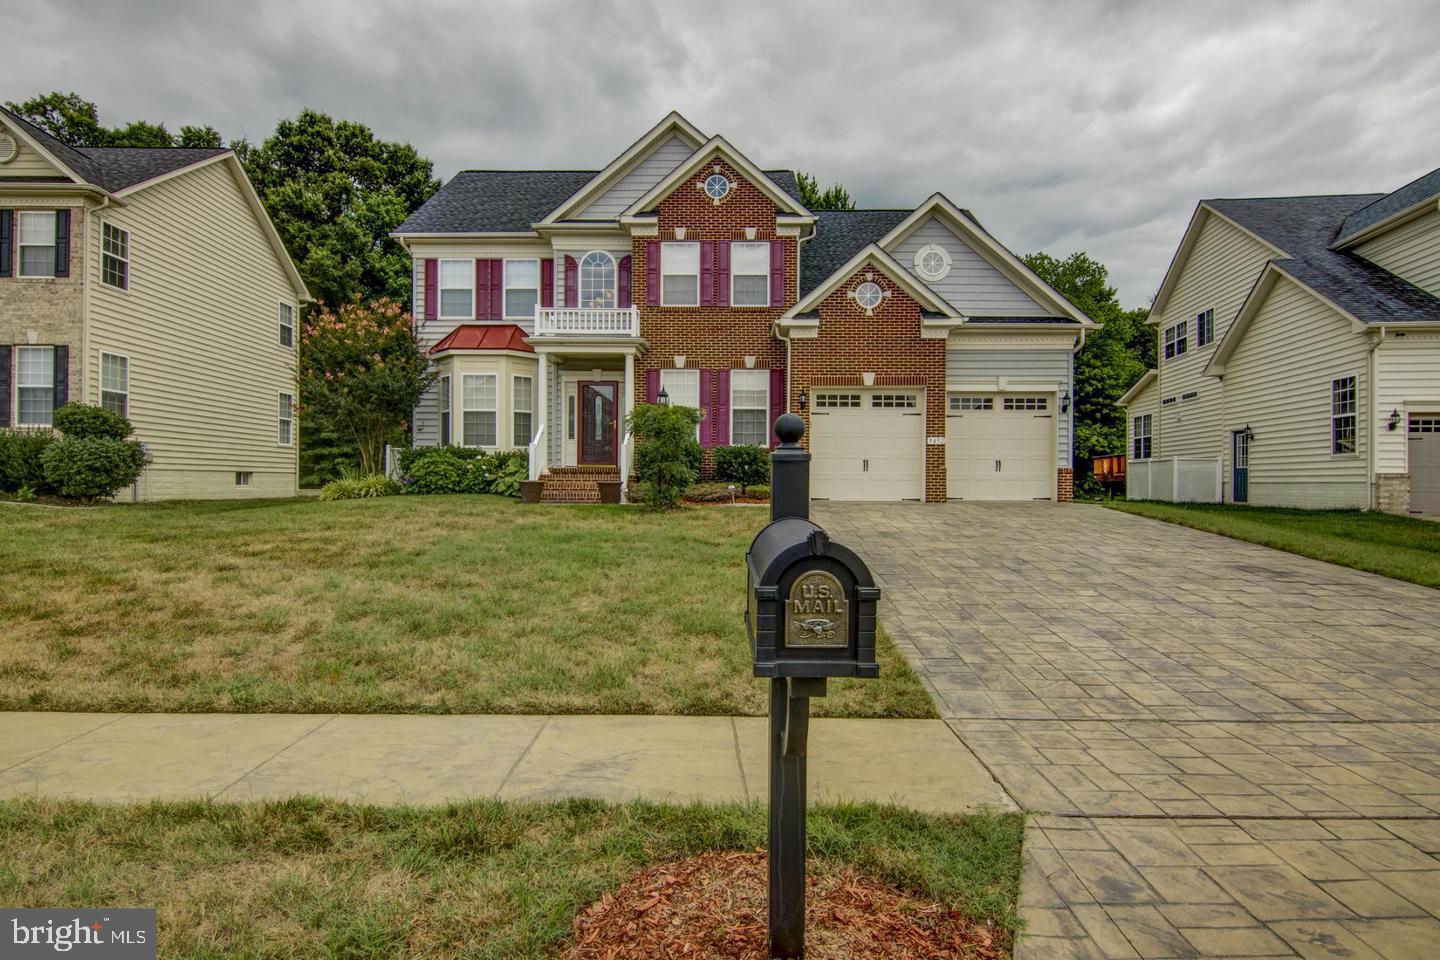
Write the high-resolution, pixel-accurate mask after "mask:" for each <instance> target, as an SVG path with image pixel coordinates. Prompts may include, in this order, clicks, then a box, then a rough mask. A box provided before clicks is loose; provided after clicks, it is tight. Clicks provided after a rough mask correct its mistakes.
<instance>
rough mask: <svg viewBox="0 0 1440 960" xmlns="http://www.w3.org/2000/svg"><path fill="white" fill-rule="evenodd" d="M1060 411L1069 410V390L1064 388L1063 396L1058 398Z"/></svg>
mask: <svg viewBox="0 0 1440 960" xmlns="http://www.w3.org/2000/svg"><path fill="white" fill-rule="evenodd" d="M1060 412H1061V413H1069V412H1070V391H1069V390H1066V391H1065V396H1063V397H1061V398H1060Z"/></svg>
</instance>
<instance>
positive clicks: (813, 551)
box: [745, 517, 880, 678]
mask: <svg viewBox="0 0 1440 960" xmlns="http://www.w3.org/2000/svg"><path fill="white" fill-rule="evenodd" d="M745 561H746V569H747V571H748V584H747V586H748V588H749V589H748V606H747V608H746V611H745V626H746V628H747V630H748V631H749V634H750V651H751V652H752V653H753V654H754V655H755V676H757V677H772V678H774V677H874V676H878V675H879V673H880V667H879V665H877V664H876V662H875V601H877V600H879V599H880V588H879V587H877V586H875V580H874V579H873V578H872V577H871V576H870V571H869V569H868V568H867V567H866V566H865V562H864V561H863V560H861V559H860V558H859V557H858V556H856V555H855V553H854V552H853V551H851V550H849V549H847V548H846V547H844V546H841V545H840V544H838V543H835V542H833V541H831V540H830V538H829V537H828V536H826V534H825V531H824V530H822V529H821V528H820V527H818V526H816V525H815V524H813V523H811V522H810V521H809V520H804V519H801V518H799V517H786V518H784V519H780V520H776V521H774V522H773V523H771V524H770V525H769V526H767V527H765V529H763V530H761V531H760V532H759V533H758V534H756V535H755V540H754V541H753V542H752V543H751V544H750V550H749V552H748V553H746V554H745Z"/></svg>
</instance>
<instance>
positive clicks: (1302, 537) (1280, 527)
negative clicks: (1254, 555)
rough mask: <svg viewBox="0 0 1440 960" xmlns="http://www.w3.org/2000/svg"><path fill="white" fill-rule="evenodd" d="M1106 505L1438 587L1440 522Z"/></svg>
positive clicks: (1226, 507) (1202, 506)
mask: <svg viewBox="0 0 1440 960" xmlns="http://www.w3.org/2000/svg"><path fill="white" fill-rule="evenodd" d="M1105 506H1107V507H1110V508H1112V509H1115V510H1123V511H1125V512H1126V513H1133V514H1138V515H1139V516H1142V517H1152V518H1154V519H1156V520H1168V521H1169V522H1171V523H1179V524H1183V525H1185V526H1187V527H1194V528H1196V529H1197V530H1208V531H1209V532H1211V533H1219V534H1223V535H1224V536H1227V537H1234V538H1235V539H1236V540H1248V541H1249V542H1251V543H1259V544H1262V545H1264V546H1267V547H1274V548H1275V549H1277V550H1286V551H1288V552H1290V553H1298V554H1300V555H1301V556H1305V557H1313V558H1315V559H1316V560H1324V561H1326V562H1327V563H1338V564H1339V565H1341V566H1342V567H1353V568H1354V569H1356V570H1365V571H1368V572H1370V573H1378V574H1380V575H1382V576H1386V577H1394V578H1395V579H1397V580H1409V581H1410V582H1411V583H1418V584H1422V585H1424V586H1427V587H1440V523H1435V522H1433V521H1430V520H1416V519H1414V518H1412V517H1397V516H1393V515H1391V514H1388V513H1372V512H1366V511H1361V510H1292V509H1285V508H1280V507H1247V506H1236V505H1234V504H1213V503H1161V502H1159V501H1155V500H1129V501H1126V500H1112V501H1107V502H1106V503H1105Z"/></svg>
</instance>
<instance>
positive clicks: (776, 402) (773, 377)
mask: <svg viewBox="0 0 1440 960" xmlns="http://www.w3.org/2000/svg"><path fill="white" fill-rule="evenodd" d="M784 412H785V370H784V368H782V367H775V368H773V369H772V370H771V371H770V446H772V447H773V446H775V445H777V444H778V443H779V442H780V438H779V437H777V436H775V421H776V420H779V419H780V415H781V414H782V413H784Z"/></svg>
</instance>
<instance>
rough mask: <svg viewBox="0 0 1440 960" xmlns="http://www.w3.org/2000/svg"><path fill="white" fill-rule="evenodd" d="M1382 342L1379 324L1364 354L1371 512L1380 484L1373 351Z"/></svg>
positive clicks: (1382, 327) (1375, 507)
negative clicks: (1368, 412) (1366, 379)
mask: <svg viewBox="0 0 1440 960" xmlns="http://www.w3.org/2000/svg"><path fill="white" fill-rule="evenodd" d="M1384 342H1385V325H1384V324H1381V325H1380V336H1378V337H1376V338H1375V342H1374V343H1373V344H1371V345H1370V349H1369V351H1368V352H1367V354H1366V370H1365V376H1366V377H1367V378H1369V381H1370V382H1369V383H1368V384H1366V391H1365V392H1366V394H1367V395H1368V397H1367V399H1368V400H1369V403H1368V404H1367V406H1369V408H1370V414H1369V416H1368V417H1367V418H1366V420H1367V421H1368V422H1367V424H1366V428H1365V432H1366V440H1367V443H1366V451H1365V453H1366V456H1365V462H1366V467H1367V468H1368V470H1369V474H1370V475H1369V477H1367V478H1366V479H1367V480H1368V481H1369V483H1368V484H1367V486H1369V487H1370V509H1371V510H1378V509H1379V508H1380V489H1379V486H1380V484H1379V480H1378V478H1377V477H1376V476H1375V465H1376V460H1377V458H1376V455H1375V444H1376V442H1377V440H1378V439H1379V431H1378V430H1376V429H1375V416H1376V413H1377V410H1378V408H1377V407H1376V402H1377V401H1378V399H1379V398H1378V397H1377V396H1376V386H1375V384H1376V380H1375V364H1376V360H1375V351H1376V350H1379V349H1380V344H1382V343H1384Z"/></svg>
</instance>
